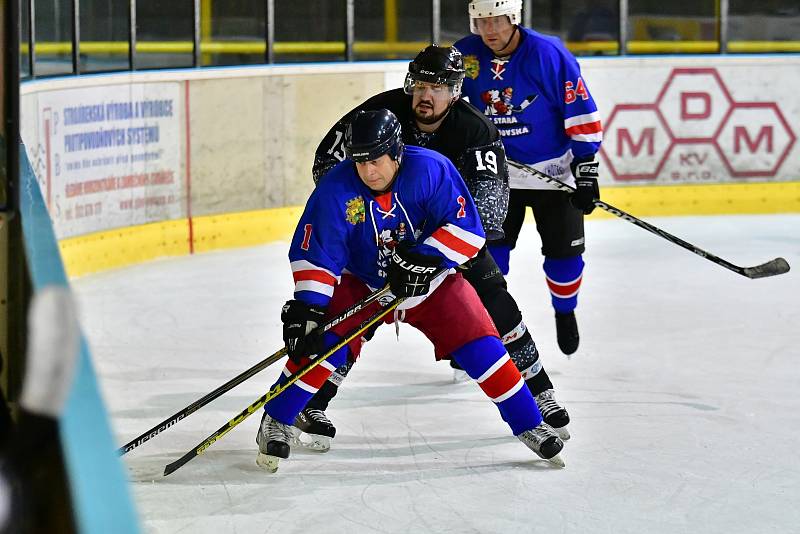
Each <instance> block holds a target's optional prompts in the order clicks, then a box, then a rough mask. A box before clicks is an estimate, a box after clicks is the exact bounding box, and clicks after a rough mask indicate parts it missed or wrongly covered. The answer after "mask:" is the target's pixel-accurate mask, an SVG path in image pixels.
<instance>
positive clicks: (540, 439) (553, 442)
mask: <svg viewBox="0 0 800 534" xmlns="http://www.w3.org/2000/svg"><path fill="white" fill-rule="evenodd" d="M517 438H518V439H519V440H520V441H521V442H522V443H524V444H525V445H526V446H527V447H528V448H529V449H530V450H532V451H533V452H535V453H536V455H537V456H538V457H539V458H542V459H544V460H547V461H548V462H550V463H552V464H554V465H557V466H559V467H564V466H565V464H564V460H562V459H561V456H560V455H559V454H558V453H559V452H561V449H563V448H564V442H563V441H561V439H560V438H559V437H558V436H557V435H556V433H555V432H554V431H553V429H552V428H550V425H548V424H547V423H545V422H541V423H539V426H537V427H536V428H534V429H532V430H526V431H525V432H523V433H522V434H520V435H518V436H517Z"/></svg>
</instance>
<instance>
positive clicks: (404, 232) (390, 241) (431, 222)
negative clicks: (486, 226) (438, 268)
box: [289, 146, 485, 305]
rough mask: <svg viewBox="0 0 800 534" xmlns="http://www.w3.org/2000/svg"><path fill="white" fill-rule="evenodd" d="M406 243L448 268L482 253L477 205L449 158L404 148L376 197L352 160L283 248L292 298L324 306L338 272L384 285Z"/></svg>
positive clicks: (333, 174) (316, 196)
mask: <svg viewBox="0 0 800 534" xmlns="http://www.w3.org/2000/svg"><path fill="white" fill-rule="evenodd" d="M407 239H411V240H414V241H416V243H417V245H416V248H415V250H418V251H419V252H421V253H424V254H435V255H439V256H441V257H442V258H443V260H444V261H443V266H446V267H454V266H456V265H460V264H462V263H464V262H466V261H467V260H469V259H471V258H472V257H474V256H475V255H476V254H477V253H478V251H479V250H480V249H481V248H482V247H483V244H484V241H485V236H484V232H483V228H482V227H481V222H480V218H479V217H478V212H477V210H476V208H475V204H474V202H473V200H472V197H471V196H470V194H469V191H468V190H467V187H466V185H465V184H464V181H463V180H462V178H461V176H460V175H459V174H458V171H457V170H456V168H455V167H454V166H453V164H452V163H451V162H450V160H449V159H447V158H446V157H444V156H442V155H441V154H439V153H437V152H434V151H432V150H428V149H426V148H421V147H413V146H406V147H405V149H404V152H403V160H402V165H401V166H400V172H399V174H398V176H397V178H396V179H395V181H394V183H393V184H392V187H391V189H390V190H389V191H387V192H385V193H382V194H378V195H375V194H373V192H372V191H371V190H370V189H369V188H368V187H367V186H366V185H364V183H363V182H362V181H361V179H360V178H359V176H358V173H357V172H356V168H355V165H354V164H353V162H352V161H350V160H344V161H342V162H341V163H339V164H338V165H336V166H335V167H333V168H332V169H331V170H330V171H329V172H328V173H327V174H326V175H325V179H324V180H321V181H320V183H319V185H318V186H317V188H316V189H315V190H314V192H313V193H312V194H311V197H310V198H309V199H308V202H307V204H306V207H305V211H304V212H303V215H302V217H301V218H300V222H299V223H298V225H297V229H296V230H295V233H294V237H293V239H292V244H291V248H290V249H289V260H290V262H291V267H292V275H293V277H294V281H295V298H296V299H299V300H303V301H304V302H308V303H311V304H318V305H327V303H328V301H329V300H330V298H331V296H332V295H333V290H334V287H335V286H336V284H337V283H338V282H339V279H340V277H341V275H342V273H344V272H349V273H352V274H353V275H355V276H357V277H358V278H359V279H360V280H362V281H363V282H365V283H366V284H367V285H369V286H370V287H371V288H373V289H375V288H379V287H383V286H384V285H385V283H386V269H387V268H388V266H389V262H390V261H391V254H392V249H393V248H394V246H395V244H396V243H398V242H399V241H403V240H407ZM432 288H433V286H432ZM409 300H411V299H409Z"/></svg>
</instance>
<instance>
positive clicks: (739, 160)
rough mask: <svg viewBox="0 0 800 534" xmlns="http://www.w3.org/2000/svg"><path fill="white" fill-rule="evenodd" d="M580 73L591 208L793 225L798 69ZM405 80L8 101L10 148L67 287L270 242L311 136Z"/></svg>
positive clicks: (234, 75) (63, 84)
mask: <svg viewBox="0 0 800 534" xmlns="http://www.w3.org/2000/svg"><path fill="white" fill-rule="evenodd" d="M581 65H582V69H583V74H584V76H585V78H586V80H587V83H588V85H589V89H590V91H591V92H592V95H593V96H594V98H595V100H596V101H597V103H598V107H599V108H600V110H601V113H602V115H603V121H604V130H605V132H604V142H603V150H602V152H601V158H602V161H603V166H602V169H603V171H604V172H603V176H602V179H601V186H602V188H603V190H602V195H603V199H604V200H606V201H607V202H610V203H611V204H614V205H617V206H618V207H620V208H622V209H624V210H627V211H630V212H632V213H634V214H636V215H640V216H648V215H673V214H728V213H775V212H795V211H800V182H798V180H800V177H799V176H798V173H800V170H799V169H798V166H797V163H796V162H797V161H798V156H800V153H799V151H800V149H799V148H798V143H797V142H796V137H797V132H796V130H797V125H798V124H800V120H798V119H800V96H797V95H795V94H794V93H793V92H792V91H787V90H786V87H794V86H796V85H797V82H800V68H798V67H800V56H797V55H786V56H736V57H708V56H703V57H699V56H698V57H685V56H675V57H658V58H655V57H640V58H587V59H582V60H581ZM406 68H407V63H406V62H404V61H397V62H365V63H351V64H313V65H296V66H259V67H235V68H212V69H202V70H172V71H151V72H137V73H124V74H113V75H98V76H81V77H80V78H58V79H52V80H43V81H34V82H29V83H26V84H24V85H23V89H22V93H23V94H22V123H23V140H24V141H25V143H26V146H27V150H28V154H29V157H30V159H31V163H32V166H33V168H34V170H35V173H36V176H37V179H38V181H39V184H40V187H41V190H42V196H43V198H44V201H45V203H46V205H47V207H48V211H49V213H50V215H51V218H52V219H53V223H54V228H55V231H56V236H57V238H58V239H59V242H60V246H61V249H62V254H63V256H64V260H65V264H66V267H67V271H68V273H69V274H70V275H71V276H75V275H81V274H85V273H90V272H96V271H100V270H105V269H108V268H114V267H119V266H123V265H128V264H131V263H138V262H141V261H146V260H149V259H152V258H156V257H159V256H166V255H181V254H189V253H193V252H195V251H205V250H213V249H218V248H229V247H235V246H247V245H253V244H258V243H263V242H267V241H271V240H275V239H285V238H286V237H287V236H288V235H289V233H290V232H291V230H292V229H293V226H294V223H295V221H296V220H297V217H298V216H299V210H298V208H297V206H300V205H302V204H303V203H304V201H305V198H306V197H307V196H308V193H309V192H310V190H311V188H312V181H311V177H310V169H311V163H312V161H313V153H314V150H315V149H316V147H317V144H318V142H319V140H320V139H321V137H322V136H323V135H324V132H326V131H327V130H328V128H329V127H330V126H331V125H332V124H333V123H334V122H335V121H336V120H337V119H338V118H339V117H340V116H341V115H343V114H344V113H346V112H347V111H348V110H350V109H351V108H352V107H354V106H355V105H357V104H359V103H360V102H362V101H363V100H365V99H366V98H367V97H369V96H371V95H373V94H375V93H377V92H379V91H381V90H384V89H388V88H393V87H398V86H399V85H400V84H401V83H402V80H403V77H404V73H405V70H406ZM498 83H499V84H501V83H502V81H499V82H498ZM498 87H499V86H498ZM500 88H502V87H500ZM597 216H603V215H600V214H598V215H597ZM606 216H607V215H606Z"/></svg>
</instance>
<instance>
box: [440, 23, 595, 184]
mask: <svg viewBox="0 0 800 534" xmlns="http://www.w3.org/2000/svg"><path fill="white" fill-rule="evenodd" d="M519 31H520V35H521V40H520V43H519V46H518V47H517V49H516V50H515V51H514V53H513V54H511V56H509V57H506V58H503V59H500V58H497V57H495V56H494V54H493V52H492V50H491V49H489V48H488V47H487V46H485V45H484V44H483V42H482V41H481V38H480V36H478V35H470V36H468V37H465V38H463V39H461V40H460V41H458V42H457V43H456V44H455V46H456V48H458V49H459V50H460V51H461V53H462V54H464V67H465V69H466V78H465V79H464V88H463V94H464V96H466V97H468V98H469V101H470V102H471V103H472V104H473V105H474V106H476V107H477V108H478V109H480V110H482V111H483V112H484V114H486V115H487V116H489V118H490V119H491V120H492V121H493V122H494V123H495V125H497V128H498V129H499V130H500V134H501V135H502V138H503V144H504V145H505V148H506V154H507V156H508V158H509V159H512V160H515V161H519V162H522V163H527V164H530V165H533V166H534V167H536V168H537V169H539V170H541V171H543V172H546V173H547V174H549V175H551V176H553V177H555V178H559V179H561V180H564V181H566V182H567V183H574V181H573V177H572V174H571V173H570V171H569V163H570V162H571V161H572V159H573V157H578V156H588V155H592V154H595V153H596V152H597V151H598V150H599V149H600V142H601V141H602V139H603V129H602V126H601V122H600V114H599V113H598V111H597V105H596V104H595V102H594V100H593V99H592V96H591V94H590V93H589V88H588V86H587V85H586V81H585V80H584V79H583V78H582V76H581V71H580V67H579V66H578V62H577V61H576V60H575V58H574V57H573V56H572V54H570V52H569V51H568V50H567V49H566V48H565V47H564V45H563V43H562V42H561V41H560V40H559V39H558V38H556V37H552V36H547V35H542V34H540V33H537V32H535V31H533V30H531V29H528V28H523V27H521V26H520V27H519ZM509 179H510V180H509V181H510V184H511V187H512V188H517V189H540V188H550V186H547V185H546V184H544V183H543V182H541V181H539V180H537V179H536V178H533V177H529V176H527V175H520V174H519V173H510V175H509Z"/></svg>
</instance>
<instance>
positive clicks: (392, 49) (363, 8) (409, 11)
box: [354, 0, 450, 60]
mask: <svg viewBox="0 0 800 534" xmlns="http://www.w3.org/2000/svg"><path fill="white" fill-rule="evenodd" d="M443 3H447V2H443ZM431 16H432V12H431V2H430V0H384V1H381V2H376V1H375V0H356V2H355V20H356V22H355V44H354V55H355V58H356V59H376V60H377V59H409V58H413V57H414V56H416V55H417V53H418V52H419V51H420V50H422V49H423V48H425V47H426V46H428V45H429V44H431ZM448 44H450V43H448Z"/></svg>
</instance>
